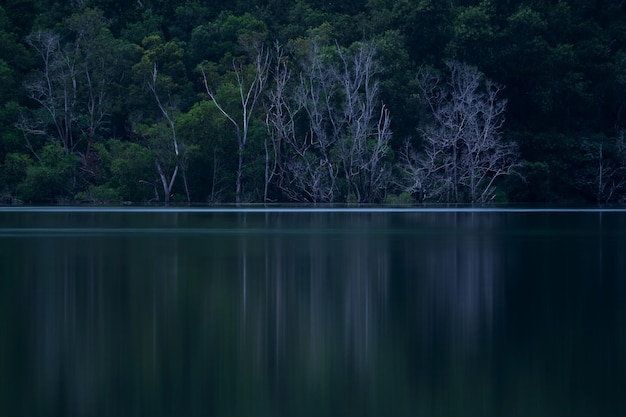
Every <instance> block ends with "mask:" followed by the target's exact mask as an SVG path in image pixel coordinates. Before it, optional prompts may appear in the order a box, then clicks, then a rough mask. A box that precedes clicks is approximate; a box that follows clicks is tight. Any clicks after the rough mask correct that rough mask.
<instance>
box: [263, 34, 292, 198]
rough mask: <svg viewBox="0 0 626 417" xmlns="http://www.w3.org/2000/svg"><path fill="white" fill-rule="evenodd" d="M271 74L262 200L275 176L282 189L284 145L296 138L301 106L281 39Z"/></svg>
mask: <svg viewBox="0 0 626 417" xmlns="http://www.w3.org/2000/svg"><path fill="white" fill-rule="evenodd" d="M271 75H272V77H273V78H272V83H271V85H270V86H269V91H268V97H267V101H266V103H265V126H266V128H267V133H268V136H266V138H265V143H264V149H265V184H264V188H263V202H268V201H269V198H268V190H269V187H270V184H271V183H272V181H273V180H274V178H275V177H276V176H278V177H279V178H280V179H279V181H278V182H279V187H281V188H283V187H282V185H283V182H282V180H283V179H284V167H283V163H284V160H283V158H282V152H283V148H284V145H285V144H287V143H293V142H294V141H295V137H296V130H295V116H296V114H297V113H298V112H299V111H300V109H301V107H300V106H299V105H298V103H296V102H294V100H293V99H292V97H291V96H290V94H289V91H288V88H289V82H290V80H291V70H290V69H289V67H288V63H287V61H286V56H285V52H284V49H283V48H282V46H281V45H280V44H279V43H278V42H276V43H275V44H274V55H273V68H272V70H271Z"/></svg>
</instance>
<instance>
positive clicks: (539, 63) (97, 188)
mask: <svg viewBox="0 0 626 417" xmlns="http://www.w3.org/2000/svg"><path fill="white" fill-rule="evenodd" d="M625 104H626V1H624V0H595V1H594V0H543V1H541V0H517V1H514V0H482V1H478V0H394V1H392V0H346V1H341V2H333V1H326V0H266V1H261V0H222V1H219V2H217V1H207V0H205V1H202V0H178V1H173V0H168V1H165V0H137V1H130V0H119V1H118V0H82V1H81V0H72V1H54V0H2V2H0V204H231V203H237V204H244V203H246V204H247V203H266V204H267V203H281V204H284V203H308V204H311V203H313V204H318V203H320V204H321V203H344V204H345V203H348V204H392V205H393V204H421V203H432V204H457V203H458V204H490V203H494V204H495V203H511V204H534V203H555V204H620V203H622V204H623V203H626V140H625V136H626V135H625V132H626V107H625Z"/></svg>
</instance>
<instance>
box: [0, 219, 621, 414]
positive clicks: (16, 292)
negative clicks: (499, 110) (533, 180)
mask: <svg viewBox="0 0 626 417" xmlns="http://www.w3.org/2000/svg"><path fill="white" fill-rule="evenodd" d="M625 254H626V211H622V210H610V211H602V210H587V211H578V210H558V209H555V210H550V211H542V210H524V209H516V210H505V211H502V210H478V211H474V210H373V211H364V210H327V211H320V210H305V211H294V210H279V209H275V210H270V211H266V210H260V209H259V210H247V211H236V210H221V209H214V210H196V209H188V210H170V209H162V210H148V209H135V210H122V209H108V210H98V209H77V210H68V209H37V208H35V209H26V210H24V209H11V208H9V209H0V330H1V331H0V415H7V416H8V415H34V416H38V415H41V416H143V415H153V416H196V415H198V416H322V415H323V416H383V415H385V416H387V415H388V416H589V415H602V416H621V415H626V396H625V395H624V394H623V393H624V392H625V391H626V257H625V256H624V255H625Z"/></svg>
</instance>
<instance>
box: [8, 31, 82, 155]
mask: <svg viewBox="0 0 626 417" xmlns="http://www.w3.org/2000/svg"><path fill="white" fill-rule="evenodd" d="M26 41H27V43H28V44H29V45H30V46H31V47H32V48H33V49H34V50H35V52H36V53H37V55H38V56H39V58H40V59H41V61H42V68H41V70H40V72H39V74H38V75H37V77H36V78H34V79H33V80H31V81H30V82H28V83H27V84H26V90H27V91H28V97H29V98H31V99H32V100H34V101H35V102H37V103H38V104H39V105H40V106H41V108H42V109H44V110H45V113H46V114H47V116H48V117H47V119H48V120H49V122H50V124H52V125H53V126H54V130H55V133H54V134H52V135H51V134H50V132H48V130H47V129H46V128H45V124H46V123H45V122H44V121H40V120H37V119H36V118H35V119H33V120H27V119H24V123H22V124H21V125H20V127H21V128H22V130H24V131H25V132H26V133H27V134H39V135H45V136H56V137H57V138H58V139H59V141H60V143H61V146H62V148H63V152H65V153H70V152H72V151H73V150H74V145H75V143H74V134H73V128H74V122H75V120H76V106H77V96H78V91H77V88H78V82H77V70H76V65H75V62H74V61H73V59H72V58H71V57H70V56H69V55H68V54H67V53H66V52H65V51H63V49H62V47H61V44H60V41H59V35H58V34H56V33H54V32H50V31H41V30H40V31H37V32H35V33H33V34H32V35H30V36H29V37H28V38H27V40H26Z"/></svg>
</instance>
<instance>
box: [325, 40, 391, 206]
mask: <svg viewBox="0 0 626 417" xmlns="http://www.w3.org/2000/svg"><path fill="white" fill-rule="evenodd" d="M337 53H338V55H339V57H340V59H341V69H340V72H339V73H338V74H337V79H338V82H339V84H340V85H341V87H342V93H343V97H344V101H343V106H342V107H343V112H342V113H343V116H344V118H345V122H344V124H345V126H346V131H345V133H343V137H342V139H343V140H341V141H340V142H339V144H340V159H341V166H342V168H343V172H344V175H345V179H346V182H347V183H348V185H349V188H350V193H353V194H354V197H355V199H356V201H357V202H359V203H360V202H371V201H375V200H377V199H379V198H380V197H382V194H383V193H384V192H385V190H386V188H387V185H388V183H389V180H390V177H391V175H390V168H389V166H388V165H387V164H385V163H384V159H385V156H386V155H387V153H388V151H389V141H390V140H391V129H390V123H391V117H390V115H389V110H388V109H387V108H386V107H385V106H384V105H382V104H380V103H378V83H377V82H376V81H375V79H374V77H375V75H376V65H375V61H374V55H375V48H374V45H373V44H371V43H361V44H359V45H358V48H357V50H356V51H355V52H354V53H353V54H351V55H347V53H346V52H344V51H342V50H341V49H340V48H339V47H337ZM379 109H380V110H379Z"/></svg>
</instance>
